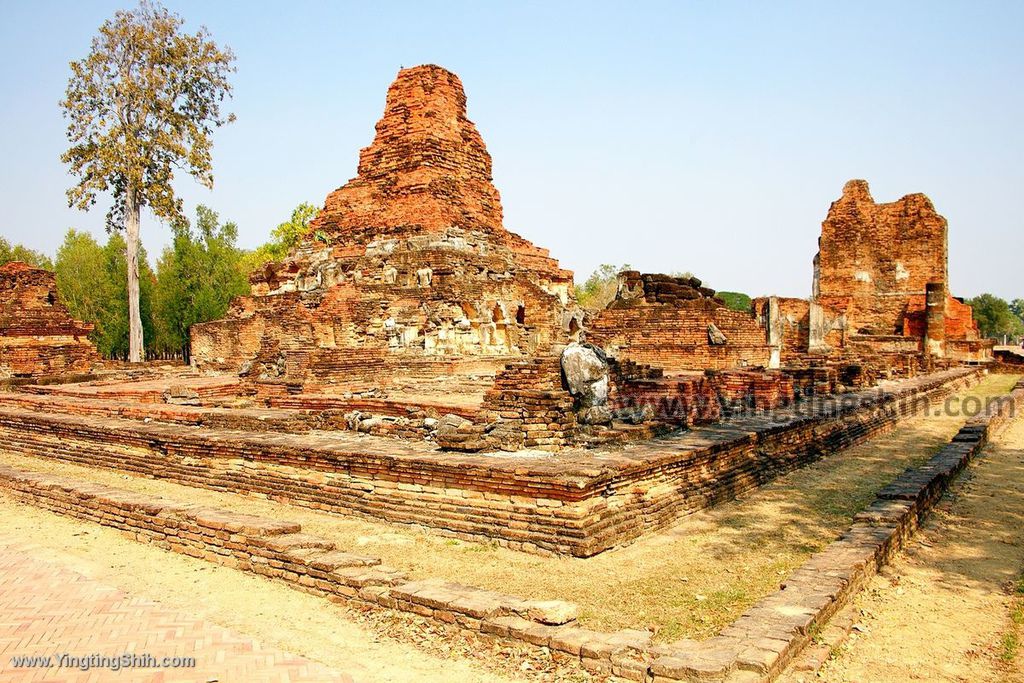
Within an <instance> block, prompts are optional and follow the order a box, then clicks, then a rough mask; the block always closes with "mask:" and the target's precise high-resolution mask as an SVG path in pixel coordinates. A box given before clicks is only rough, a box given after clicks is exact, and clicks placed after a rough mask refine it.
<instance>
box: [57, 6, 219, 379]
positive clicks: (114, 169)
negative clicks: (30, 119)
mask: <svg viewBox="0 0 1024 683" xmlns="http://www.w3.org/2000/svg"><path fill="white" fill-rule="evenodd" d="M183 25H184V20H183V19H182V18H181V17H180V16H178V15H177V14H173V13H171V12H169V11H168V10H167V9H165V8H164V7H162V6H161V5H159V4H155V3H151V2H146V1H144V2H142V3H140V4H139V6H138V7H136V8H135V9H134V10H130V11H126V10H122V11H118V12H117V13H116V14H115V15H114V17H113V18H112V19H109V20H108V21H107V22H106V23H104V24H103V26H101V27H100V30H99V34H98V35H97V36H96V37H95V38H93V41H92V50H91V51H90V52H89V55H88V56H87V57H86V58H85V59H82V60H81V61H77V62H72V63H71V78H70V79H69V80H68V88H67V93H66V96H65V99H64V100H63V101H62V102H61V107H62V108H63V110H64V116H65V118H67V119H68V121H69V123H68V131H67V135H68V140H69V141H70V143H71V147H70V148H69V149H68V151H66V152H65V153H64V154H63V155H62V156H61V160H62V161H63V162H64V163H66V164H69V166H70V172H71V173H72V174H73V175H76V176H78V179H79V180H78V184H76V185H75V186H74V187H72V188H71V189H70V190H68V193H67V194H68V204H69V206H75V207H78V208H79V209H82V210H84V211H87V210H88V209H89V208H90V207H91V206H92V205H94V204H95V203H96V195H97V193H100V192H107V191H110V192H111V193H112V195H113V199H114V202H113V206H112V208H111V210H110V213H109V214H108V215H107V224H108V227H110V228H111V229H120V228H124V230H125V232H126V240H125V241H126V243H127V261H128V317H129V349H130V350H129V360H130V361H132V362H139V361H141V360H142V358H143V339H142V319H141V316H140V314H139V217H140V213H141V210H142V207H144V206H148V207H149V208H150V210H151V211H152V212H153V213H154V214H155V215H156V216H157V218H160V219H163V220H167V221H170V220H174V219H177V218H181V217H182V205H181V200H180V199H178V198H177V197H176V196H175V194H174V189H173V187H172V181H173V180H174V173H175V171H176V170H184V171H185V172H187V173H188V174H190V175H192V176H193V177H194V178H195V179H196V180H198V181H199V182H200V183H202V184H203V185H205V186H207V187H212V186H213V163H212V156H211V150H212V147H213V142H212V139H211V136H212V133H213V129H214V128H217V127H220V126H222V125H224V124H225V123H230V122H231V121H233V120H234V118H235V117H234V114H227V115H222V114H221V104H222V103H223V102H224V99H225V98H226V97H230V95H231V84H230V83H229V81H228V78H229V76H230V74H231V73H233V72H234V71H235V69H234V66H233V62H234V59H235V57H234V54H233V53H232V52H231V50H230V49H228V48H220V47H218V46H217V45H216V44H215V43H214V42H213V40H212V39H211V37H210V34H209V32H208V31H207V30H206V28H200V29H199V30H198V31H197V32H196V33H186V32H185V31H184V30H183Z"/></svg>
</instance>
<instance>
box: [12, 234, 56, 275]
mask: <svg viewBox="0 0 1024 683" xmlns="http://www.w3.org/2000/svg"><path fill="white" fill-rule="evenodd" d="M11 261H24V262H25V263H27V264H29V265H30V266H36V267H37V268H46V269H47V270H53V262H52V261H50V257H49V256H47V255H46V254H43V253H41V252H38V251H34V250H32V249H29V248H28V247H26V246H24V245H21V244H15V245H14V246H11V243H10V242H8V241H7V240H6V239H5V238H3V237H0V266H2V265H3V264H5V263H10V262H11Z"/></svg>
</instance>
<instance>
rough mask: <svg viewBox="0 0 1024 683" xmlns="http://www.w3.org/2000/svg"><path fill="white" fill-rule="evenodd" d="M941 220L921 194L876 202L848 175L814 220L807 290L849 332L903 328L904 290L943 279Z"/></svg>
mask: <svg viewBox="0 0 1024 683" xmlns="http://www.w3.org/2000/svg"><path fill="white" fill-rule="evenodd" d="M946 253H947V244H946V219H945V218H943V217H942V216H940V215H939V214H938V213H937V212H936V211H935V207H934V206H933V205H932V202H931V200H929V199H928V197H926V196H925V195H923V194H910V195H907V196H905V197H903V198H901V199H899V200H897V201H895V202H890V203H887V204H878V203H876V202H875V200H874V199H873V198H872V197H871V193H870V191H869V189H868V184H867V182H865V181H863V180H851V181H850V182H848V183H846V186H845V187H844V188H843V195H842V197H840V198H839V199H838V200H836V201H835V202H833V203H832V206H831V207H830V208H829V212H828V216H826V218H825V220H824V222H822V224H821V238H820V239H819V240H818V256H817V258H816V261H817V269H816V273H815V284H816V287H815V292H814V296H815V298H816V300H817V301H818V303H820V304H821V305H823V306H825V307H828V308H832V309H834V310H837V311H839V312H841V313H843V314H845V315H846V317H847V320H848V321H849V325H850V326H851V329H852V331H853V332H854V333H858V334H879V335H891V334H902V332H903V321H904V315H905V313H906V308H907V303H908V301H909V300H910V297H911V296H914V295H917V296H922V297H923V296H924V293H925V287H926V286H927V284H928V283H929V282H948V281H949V278H948V275H947V258H946Z"/></svg>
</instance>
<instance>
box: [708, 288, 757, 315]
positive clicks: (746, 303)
mask: <svg viewBox="0 0 1024 683" xmlns="http://www.w3.org/2000/svg"><path fill="white" fill-rule="evenodd" d="M715 296H717V297H718V298H719V299H721V300H722V301H724V302H725V305H726V306H728V307H729V308H731V309H732V310H734V311H740V312H742V313H750V305H751V304H752V303H753V301H752V300H751V298H750V297H749V296H747V295H746V294H744V293H743V292H715Z"/></svg>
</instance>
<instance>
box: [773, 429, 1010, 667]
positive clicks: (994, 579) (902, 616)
mask: <svg viewBox="0 0 1024 683" xmlns="http://www.w3.org/2000/svg"><path fill="white" fill-rule="evenodd" d="M1022 569H1024V418H1018V419H1017V421H1016V422H1015V423H1014V424H1013V425H1012V426H1011V427H1010V428H1009V429H1007V430H1006V431H1005V432H1003V434H1001V435H1000V436H999V437H998V438H997V439H996V440H995V441H994V442H993V443H992V444H990V445H989V446H988V447H987V448H986V450H985V454H984V457H982V458H981V459H980V460H977V461H975V463H974V464H973V465H972V467H971V468H970V469H969V470H968V472H967V473H965V475H964V478H963V479H961V481H960V483H959V484H958V485H957V486H956V487H955V489H954V491H953V494H952V495H951V496H947V497H946V498H945V499H944V500H943V501H942V503H941V504H940V505H939V507H938V508H937V509H936V511H935V514H933V515H932V516H931V517H930V518H929V520H928V521H927V522H926V524H925V528H924V529H923V530H922V532H921V533H920V534H919V535H918V536H917V537H916V538H915V539H914V540H913V541H912V542H911V545H910V547H909V548H908V549H907V551H906V552H904V553H903V554H901V555H900V556H899V557H898V558H897V559H896V560H895V562H894V563H893V564H892V565H891V566H889V567H888V568H886V570H885V572H884V575H881V576H877V577H875V579H874V580H873V581H872V582H871V583H870V584H869V586H868V588H867V589H866V590H865V591H864V592H863V593H862V594H861V595H860V596H859V597H858V599H857V600H856V601H855V603H854V607H855V608H856V609H858V610H859V613H858V615H857V619H858V620H859V622H858V628H857V629H855V631H854V632H853V634H852V635H851V637H850V640H849V641H847V643H846V644H845V645H843V646H842V647H841V648H839V649H838V651H837V652H834V653H833V656H832V658H831V659H830V660H829V661H827V662H826V663H825V665H824V666H823V667H822V669H821V670H820V671H819V672H818V675H817V676H814V675H813V674H805V675H804V676H803V677H801V676H799V675H797V676H793V677H792V678H789V677H787V680H793V681H799V680H801V679H802V678H803V679H806V680H824V681H856V682H857V683H871V682H873V681H879V682H882V681H885V682H890V681H965V682H966V681H970V682H971V683H978V682H983V681H1024V653H1020V652H1018V653H1017V655H1016V657H1015V658H1013V659H1012V660H1010V661H1006V657H1005V655H1004V654H1003V653H1004V648H1003V636H1004V635H1005V634H1006V633H1007V632H1008V631H1010V630H1011V629H1012V628H1013V626H1012V624H1011V622H1010V606H1011V600H1012V592H1013V589H1014V585H1015V583H1016V581H1017V579H1018V578H1019V576H1020V573H1021V571H1022ZM860 628H863V631H862V632H861V631H859V629H860Z"/></svg>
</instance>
